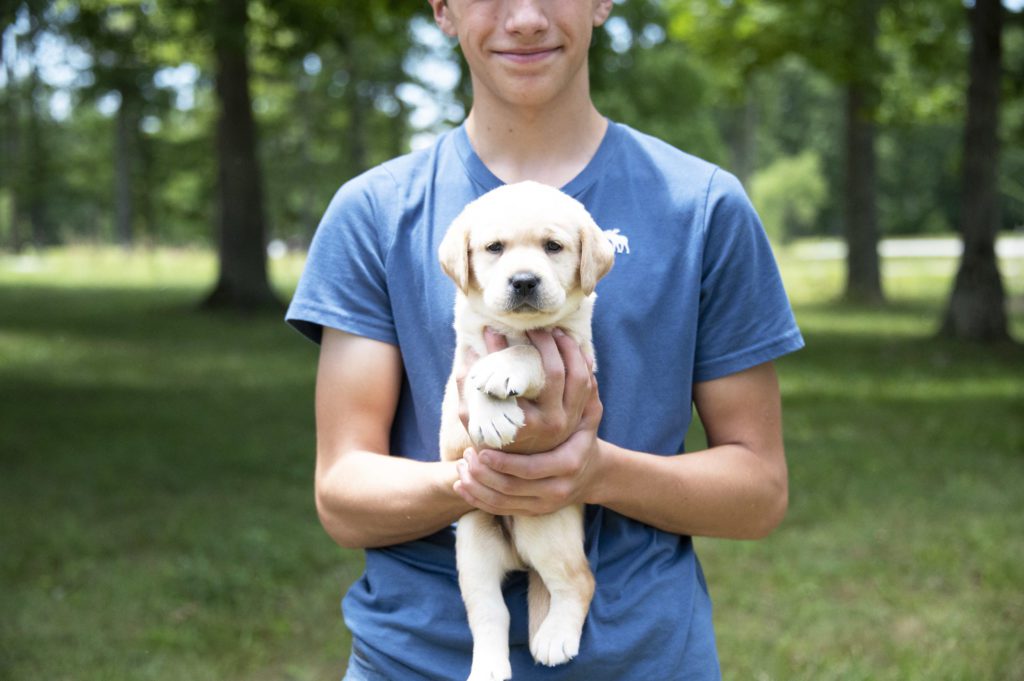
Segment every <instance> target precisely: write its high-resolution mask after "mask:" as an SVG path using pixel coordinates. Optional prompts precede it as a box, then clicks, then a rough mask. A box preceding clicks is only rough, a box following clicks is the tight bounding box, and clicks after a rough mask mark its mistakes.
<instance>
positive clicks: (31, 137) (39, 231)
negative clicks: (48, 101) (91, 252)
mask: <svg viewBox="0 0 1024 681" xmlns="http://www.w3.org/2000/svg"><path fill="white" fill-rule="evenodd" d="M33 57H34V55H33ZM41 87H42V84H41V82H40V78H39V69H38V68H37V67H36V66H35V65H33V66H32V70H31V71H30V72H29V87H28V91H27V92H26V99H27V104H28V106H27V107H26V113H27V115H28V121H27V123H28V125H27V126H26V130H25V132H26V139H25V142H26V148H25V151H26V152H27V158H26V157H25V156H23V157H22V158H25V163H24V165H25V172H26V177H25V178H24V179H25V182H24V183H23V184H22V185H21V188H22V190H23V192H22V194H23V196H24V197H25V201H24V203H23V204H22V205H23V206H24V207H25V209H26V210H27V211H28V220H29V226H30V229H31V233H32V244H33V245H34V246H35V247H36V248H42V247H44V246H52V245H54V244H55V243H57V235H56V234H55V233H54V229H53V225H52V224H51V222H50V215H49V211H47V208H46V200H47V197H46V185H47V174H48V172H49V168H48V165H49V163H48V157H47V148H46V142H45V138H44V132H43V121H42V113H41V112H40V111H39V104H38V102H39V101H40V99H41V97H40V96H39V90H40V89H41Z"/></svg>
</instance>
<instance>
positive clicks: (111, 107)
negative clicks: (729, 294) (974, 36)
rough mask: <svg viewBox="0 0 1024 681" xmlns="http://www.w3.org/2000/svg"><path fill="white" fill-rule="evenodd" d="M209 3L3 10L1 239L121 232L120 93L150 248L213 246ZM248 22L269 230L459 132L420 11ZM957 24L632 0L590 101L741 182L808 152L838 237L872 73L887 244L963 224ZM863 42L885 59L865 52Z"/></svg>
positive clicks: (1012, 44)
mask: <svg viewBox="0 0 1024 681" xmlns="http://www.w3.org/2000/svg"><path fill="white" fill-rule="evenodd" d="M212 6H213V5H212V2H211V0H119V1H118V2H103V1H101V0H87V1H84V2H79V3H71V2H67V1H66V0H49V1H48V0H22V1H21V2H16V3H8V4H7V5H5V8H4V12H5V14H4V17H7V18H8V21H9V23H6V24H5V26H7V28H6V31H5V35H6V36H7V40H6V41H4V42H2V43H0V44H2V45H3V49H4V53H3V62H4V69H3V72H2V78H0V83H2V86H0V129H2V132H3V135H2V136H3V143H2V144H0V150H2V152H3V163H0V166H2V168H0V188H2V189H3V190H4V191H5V192H7V196H8V197H9V204H8V206H9V211H8V213H9V214H8V215H5V216H3V217H0V225H10V224H11V223H12V220H13V218H12V215H16V216H17V225H18V230H16V231H15V230H12V229H11V228H10V227H0V230H3V231H0V246H2V247H12V246H16V245H17V244H15V243H14V241H15V240H16V239H15V236H17V235H20V238H21V240H22V241H26V240H29V239H30V238H31V237H34V236H38V238H39V239H40V240H42V241H59V240H65V241H67V240H71V241H82V240H86V241H96V240H98V241H106V240H111V239H113V238H115V229H114V215H115V208H116V202H115V192H114V182H115V177H116V174H115V172H114V168H115V158H117V153H118V152H117V149H118V147H117V145H116V142H115V139H116V133H115V131H116V125H117V115H118V112H117V109H118V106H117V105H116V103H117V102H118V101H120V102H122V104H123V105H124V106H130V107H132V109H131V111H130V112H128V113H130V114H131V116H132V118H133V120H134V123H132V125H131V126H130V127H131V129H132V130H133V131H134V135H135V141H134V147H133V150H132V151H130V152H129V153H131V154H133V156H132V159H131V160H132V165H131V167H132V168H133V175H132V180H131V181H132V197H133V199H134V211H135V214H134V219H133V223H132V224H133V230H134V233H135V236H136V238H138V239H139V240H141V241H143V242H158V243H172V244H174V243H197V242H198V243H208V242H210V241H211V236H212V234H213V225H214V223H215V216H216V211H215V206H214V197H215V187H216V181H217V178H216V169H215V163H214V158H213V156H214V153H213V152H214V149H215V146H214V134H213V125H214V121H215V120H216V116H215V113H216V112H215V106H216V100H215V97H214V93H213V90H212V87H213V73H212V40H211V34H210V27H209V21H208V17H207V13H208V12H209V10H210V8H211V7H212ZM865 8H866V9H868V10H870V9H872V8H875V9H877V10H878V14H877V40H875V41H870V40H869V39H868V37H867V36H868V35H869V33H870V30H869V29H867V28H864V26H866V25H868V24H870V21H868V20H869V19H870V16H868V18H867V19H865V16H864V15H863V14H862V13H861V12H862V10H864V9H865ZM249 10H250V19H251V20H250V30H249V33H248V36H247V37H248V40H249V53H250V58H251V63H252V65H253V74H252V82H251V86H252V92H253V96H254V107H255V111H256V118H257V121H258V123H259V128H260V130H259V133H260V134H259V143H260V158H261V159H262V163H263V166H264V178H265V181H264V184H265V194H266V203H267V205H266V213H267V216H268V222H269V226H270V232H271V234H270V236H271V237H272V238H285V239H289V240H293V241H298V242H302V241H305V240H307V239H308V238H309V236H310V234H311V233H312V230H313V228H314V226H315V224H316V222H317V220H318V218H319V216H320V214H321V213H322V211H323V209H324V207H325V206H326V204H327V202H328V201H329V199H330V197H331V195H332V194H333V192H334V191H335V190H336V188H337V187H338V186H339V185H340V184H341V183H342V182H344V181H345V180H347V179H349V178H350V177H352V176H354V175H356V174H358V173H359V172H361V171H362V170H363V169H365V168H367V167H368V166H371V165H373V164H375V163H377V162H379V161H381V160H383V159H386V158H389V157H391V156H394V155H397V154H399V153H402V152H404V151H405V150H407V149H408V148H409V142H410V138H411V136H412V135H413V134H414V133H415V132H416V131H417V130H419V129H421V128H423V129H426V130H427V131H429V132H436V131H439V130H443V129H444V128H446V127H448V126H449V125H451V124H453V123H458V119H459V115H460V114H459V113H458V107H457V106H456V107H452V106H450V105H449V104H448V103H449V102H452V101H463V103H465V101H468V100H466V99H465V98H466V97H468V84H467V82H466V81H467V79H466V78H465V77H464V78H463V81H462V82H461V83H460V84H459V85H457V86H456V88H455V90H454V92H447V91H445V92H440V93H435V94H436V97H435V101H436V102H438V103H439V106H440V108H441V110H440V112H439V115H438V117H437V118H436V120H434V121H433V122H430V123H428V124H423V123H422V122H420V120H419V118H417V117H422V116H423V114H424V112H423V111H418V110H417V106H416V105H415V104H414V103H412V99H410V98H409V97H406V96H401V95H402V94H403V92H405V91H408V90H410V89H413V90H415V89H416V88H419V89H420V90H417V91H418V92H425V93H426V97H427V98H429V97H430V94H431V89H432V88H436V87H437V86H436V85H434V84H433V83H432V82H430V79H429V77H426V78H425V77H424V74H425V69H424V68H423V67H422V65H423V64H424V63H427V62H426V61H425V60H426V58H427V57H428V56H429V57H430V58H431V59H442V60H443V59H448V60H451V61H452V62H458V61H459V60H458V57H457V53H456V52H455V51H454V50H450V51H447V52H445V50H439V49H432V48H431V49H428V48H426V47H425V46H424V44H423V43H422V39H423V29H422V26H423V25H425V24H430V19H429V18H428V7H427V5H426V3H424V2H422V0H373V1H372V2H350V3H326V4H325V3H321V2H315V1H314V0H289V1H288V2H279V3H270V2H266V1H265V0H254V1H252V2H249ZM965 16H966V12H965V10H964V8H963V6H962V5H961V3H955V2H948V3H932V2H924V1H923V0H905V1H901V2H899V3H876V2H874V1H873V2H872V3H849V2H842V1H841V0H828V1H827V2H822V1H820V0H818V1H812V0H800V1H799V2H794V1H792V0H785V1H784V0H732V1H731V2H720V1H719V0H692V1H691V0H686V1H682V0H625V1H624V2H617V3H616V4H615V8H614V11H613V14H612V20H611V21H610V22H609V24H608V25H607V26H606V28H605V29H602V30H599V31H597V32H596V33H595V37H594V45H593V48H592V60H591V81H592V85H593V91H594V98H595V100H596V101H597V103H598V105H599V107H600V109H601V110H602V111H603V112H604V113H606V114H607V115H609V116H610V117H612V118H614V119H616V120H619V121H622V122H624V123H627V124H629V125H631V126H633V127H635V128H637V129H639V130H641V131H644V132H648V133H651V134H654V135H656V136H658V137H661V138H663V139H665V140H666V141H668V142H670V143H671V144H674V145H676V146H678V147H680V148H682V149H684V150H685V151H688V152H691V153H694V154H696V155H699V156H702V157H704V158H707V159H709V160H711V161H713V162H715V163H718V164H720V165H722V166H724V167H725V168H727V169H729V170H732V171H733V172H736V173H737V174H739V175H741V178H742V179H744V181H748V182H749V180H750V178H752V177H753V175H754V174H755V173H756V172H757V171H761V172H764V171H765V170H766V169H767V168H769V167H770V166H772V165H773V164H774V163H776V162H777V161H778V160H779V159H780V158H786V157H793V156H799V155H801V154H804V153H808V152H809V153H813V154H815V155H816V156H818V157H819V158H820V159H821V167H822V174H823V175H824V177H825V178H826V180H827V187H828V191H827V196H826V198H825V199H824V203H823V204H822V205H821V207H820V210H819V212H818V216H819V218H818V221H817V224H816V225H814V226H813V231H814V232H815V233H818V234H823V235H824V234H834V233H836V232H837V225H838V222H839V221H838V217H837V216H838V214H839V206H840V205H841V203H842V202H841V198H842V197H841V195H840V192H839V189H838V188H839V187H841V186H842V185H841V181H842V158H843V155H842V151H841V142H842V139H843V138H842V134H843V133H842V127H841V110H842V105H843V97H842V93H843V84H844V83H845V82H848V81H850V80H853V79H860V78H868V79H870V80H871V81H872V83H873V84H874V85H876V86H877V92H878V101H877V102H876V105H877V106H876V107H875V116H876V122H877V125H878V135H879V154H880V159H881V163H880V167H879V178H878V179H879V215H880V218H881V227H882V230H883V232H885V233H890V234H911V233H920V232H931V231H935V230H945V229H949V228H952V227H955V226H956V225H957V224H958V211H959V206H958V198H957V197H958V195H959V192H960V181H959V177H958V174H959V172H960V160H959V159H960V157H961V155H962V149H961V127H962V123H963V115H964V88H965V86H966V73H965V69H966V54H967V39H966V21H965ZM414 19H415V20H416V22H418V23H415V24H414V23H412V20H414ZM866 21H867V24H866V23H865V22H866ZM1021 24H1022V22H1021V21H1020V20H1016V21H1010V22H1008V25H1007V27H1006V29H1005V64H1006V67H1005V74H1006V77H1005V84H1006V87H1005V96H1004V100H1003V109H1004V113H1003V135H1002V139H1003V143H1004V151H1003V154H1002V157H1001V164H1002V172H1001V180H1000V187H1001V189H1002V192H1003V219H1004V227H1006V228H1012V227H1014V226H1016V225H1020V224H1024V198H1022V196H1024V189H1022V188H1021V187H1020V182H1019V179H1018V178H1019V177H1021V176H1022V168H1024V166H1022V165H1021V163H1022V162H1021V158H1022V151H1021V150H1022V149H1024V124H1022V123H1021V121H1024V115H1022V112H1024V108H1022V107H1024V79H1022V78H1021V76H1020V74H1021V73H1024V68H1022V65H1024V27H1022V25H1021ZM414 26H418V27H419V28H413V27H414ZM871 30H875V29H871ZM47 41H48V42H47ZM44 42H47V45H48V46H49V48H48V49H50V50H52V49H53V46H54V45H58V46H59V45H64V46H67V45H74V46H75V49H76V50H78V51H77V52H73V53H68V54H69V55H70V56H69V57H68V59H67V62H68V64H67V65H68V67H69V68H68V71H67V72H68V73H70V74H71V76H70V80H68V81H67V82H63V83H61V84H56V82H50V81H48V80H47V78H52V77H53V76H52V73H51V72H49V71H45V70H44V71H39V72H37V73H36V74H35V75H34V76H33V75H32V72H31V71H28V70H26V67H27V66H28V65H33V64H34V65H35V66H36V67H39V66H40V63H41V61H42V59H41V58H40V57H37V52H38V50H40V49H41V47H40V46H41V45H42V44H43V43H44ZM869 44H870V45H873V46H874V47H873V49H871V50H864V49H861V48H864V47H866V46H869ZM862 53H864V54H862ZM47 54H51V52H48V53H47ZM52 54H60V50H59V49H58V50H57V52H56V53H52ZM181 68H183V69H193V73H194V75H195V78H194V81H193V80H190V79H188V78H185V79H184V80H179V81H178V82H177V83H175V84H172V83H171V79H169V77H168V76H169V74H172V73H177V75H178V76H179V77H181V76H183V74H184V75H187V74H188V72H187V71H181V72H177V71H174V70H175V69H181ZM37 71H38V68H37ZM8 74H10V75H8ZM41 74H42V75H46V76H47V77H46V78H44V77H42V75H41ZM464 75H465V74H464ZM55 94H57V95H59V96H63V95H64V94H67V95H69V96H70V105H71V106H70V109H69V110H68V111H67V115H66V116H65V115H63V114H61V115H55V114H54V112H53V111H52V110H51V107H50V101H51V98H52V97H53V96H54V95H55ZM414 120H416V125H414ZM33 131H34V132H33ZM36 223H38V225H37V226H36V227H33V225H36ZM33 230H35V232H36V233H35V234H34V233H33Z"/></svg>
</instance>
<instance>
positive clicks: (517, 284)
mask: <svg viewBox="0 0 1024 681" xmlns="http://www.w3.org/2000/svg"><path fill="white" fill-rule="evenodd" d="M540 294H541V280H540V277H538V276H537V275H536V274H533V273H532V272H518V273H516V274H513V275H512V276H511V277H509V279H508V296H507V298H506V300H507V309H508V310H509V311H511V312H534V311H537V310H542V309H543V307H544V306H543V303H542V301H541V295H540Z"/></svg>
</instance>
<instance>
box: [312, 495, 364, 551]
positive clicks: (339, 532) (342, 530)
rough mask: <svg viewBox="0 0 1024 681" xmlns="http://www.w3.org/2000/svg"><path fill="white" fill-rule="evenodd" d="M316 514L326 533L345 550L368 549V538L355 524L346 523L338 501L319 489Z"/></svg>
mask: <svg viewBox="0 0 1024 681" xmlns="http://www.w3.org/2000/svg"><path fill="white" fill-rule="evenodd" d="M315 497H316V512H317V516H318V517H319V518H320V526H321V527H323V528H324V532H326V533H327V535H328V536H329V537H330V538H331V539H332V540H333V541H334V543H335V544H337V545H338V546H340V547H342V548H343V549H362V548H366V538H365V537H363V536H362V535H361V533H359V532H358V531H356V529H355V524H354V523H351V522H346V521H345V518H344V514H343V513H341V512H339V511H338V509H337V499H334V498H332V496H331V495H330V494H329V493H327V492H326V491H325V490H322V489H320V488H319V487H318V488H317V490H316V494H315Z"/></svg>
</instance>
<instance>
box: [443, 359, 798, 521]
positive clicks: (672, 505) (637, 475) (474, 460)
mask: <svg viewBox="0 0 1024 681" xmlns="http://www.w3.org/2000/svg"><path fill="white" fill-rule="evenodd" d="M694 402H695V403H696V405H697V410H698V412H699V414H700V416H701V420H702V422H703V423H704V427H705V430H706V431H707V435H708V445H709V448H708V449H706V450H702V451H696V452H691V453H688V454H681V455H676V456H658V455H654V454H648V453H643V452H635V451H630V450H626V449H624V448H622V447H618V446H616V445H613V444H611V443H608V442H605V441H602V440H599V439H598V438H597V426H598V424H599V423H600V416H601V405H600V400H599V398H598V397H597V394H596V391H595V392H594V393H593V395H592V399H591V403H590V405H588V407H587V409H586V410H585V412H584V415H583V419H582V420H581V421H580V426H579V429H578V430H577V431H576V432H575V433H574V434H573V435H572V436H571V437H570V438H569V439H568V440H566V441H565V443H564V444H562V445H560V446H558V447H555V448H554V449H553V450H551V451H550V452H545V453H541V454H532V455H524V456H520V455H515V454H508V453H502V452H495V451H483V452H480V453H479V454H477V453H471V454H470V455H469V456H467V463H466V465H465V466H464V467H461V468H460V481H459V483H458V484H457V485H456V489H457V491H458V492H459V493H460V495H462V496H463V498H464V499H466V501H467V502H469V503H472V504H473V505H474V506H477V507H478V508H482V509H484V510H486V511H489V512H491V513H498V514H501V513H509V512H515V513H527V514H533V513H548V512H551V511H553V510H555V509H557V508H560V507H561V506H564V505H566V504H570V503H581V502H582V503H592V504H600V505H603V506H607V507H608V508H611V509H612V510H614V511H617V512H619V513H621V514H623V515H626V516H628V517H630V518H634V519H635V520H639V521H641V522H644V523H647V524H649V525H652V526H654V527H657V528H659V529H662V530H666V531H668V532H674V533H676V534H687V535H697V536H711V537H727V538H736V539H740V538H749V539H753V538H760V537H764V536H766V535H768V534H769V533H771V531H772V530H774V529H775V527H777V526H778V524H779V523H780V522H781V521H782V518H783V516H784V515H785V511H786V506H787V503H788V478H787V471H786V460H785V453H784V449H783V444H782V419H781V406H780V398H779V387H778V381H777V379H776V376H775V370H774V368H773V366H772V364H771V363H765V364H762V365H759V366H756V367H753V368H751V369H748V370H746V371H741V372H739V373H737V374H733V375H731V376H727V377H725V378H720V379H717V380H714V381H707V382H704V383H698V384H697V385H696V386H695V387H694Z"/></svg>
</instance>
